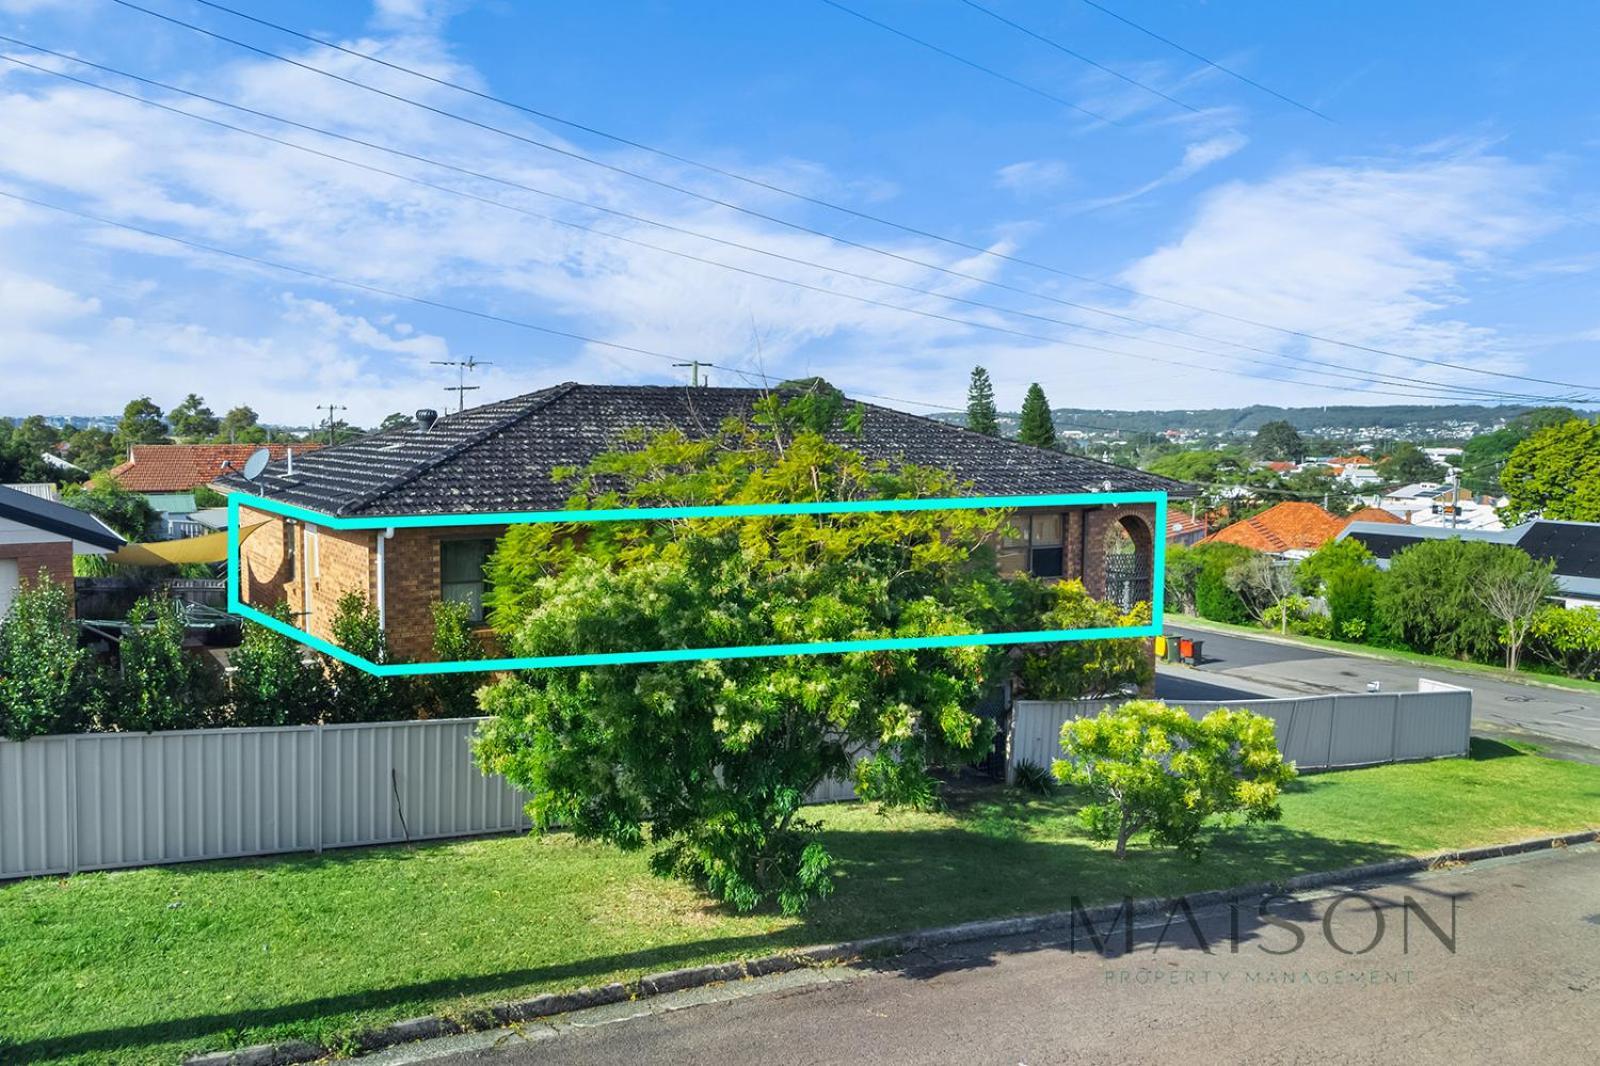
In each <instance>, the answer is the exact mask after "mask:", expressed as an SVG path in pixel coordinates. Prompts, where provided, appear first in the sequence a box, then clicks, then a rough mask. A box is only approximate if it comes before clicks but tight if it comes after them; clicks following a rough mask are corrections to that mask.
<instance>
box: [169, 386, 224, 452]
mask: <svg viewBox="0 0 1600 1066" xmlns="http://www.w3.org/2000/svg"><path fill="white" fill-rule="evenodd" d="M167 421H168V423H170V424H171V426H172V432H173V433H175V434H177V435H178V436H179V437H182V438H183V439H185V440H190V441H199V440H205V439H206V438H208V437H213V436H215V435H216V433H217V428H218V427H219V426H220V424H221V423H220V421H219V420H218V418H217V416H216V414H215V413H213V412H212V410H211V408H209V407H207V406H206V402H205V401H204V400H203V399H201V398H200V397H199V396H197V395H196V394H194V393H192V392H191V393H190V394H189V395H188V396H185V397H184V399H183V402H182V403H180V404H179V405H178V406H176V407H174V408H173V409H172V410H171V411H169V412H168V413H167Z"/></svg>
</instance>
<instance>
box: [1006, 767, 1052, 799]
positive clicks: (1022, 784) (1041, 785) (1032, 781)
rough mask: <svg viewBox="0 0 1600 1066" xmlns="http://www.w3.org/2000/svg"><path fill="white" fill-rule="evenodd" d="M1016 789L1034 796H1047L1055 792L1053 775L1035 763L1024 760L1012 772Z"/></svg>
mask: <svg viewBox="0 0 1600 1066" xmlns="http://www.w3.org/2000/svg"><path fill="white" fill-rule="evenodd" d="M1012 772H1013V774H1014V775H1015V776H1016V780H1017V787H1018V788H1020V789H1022V791H1024V792H1032V793H1033V794H1034V795H1036V796H1048V795H1050V794H1051V793H1052V792H1054V791H1055V790H1056V779H1055V775H1054V774H1052V773H1051V772H1050V771H1049V770H1047V769H1045V768H1044V767H1043V766H1040V765H1039V764H1038V763H1036V762H1029V761H1028V760H1026V759H1024V760H1022V761H1021V762H1019V763H1017V765H1016V767H1015V769H1014V770H1013V771H1012Z"/></svg>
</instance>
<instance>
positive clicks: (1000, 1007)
mask: <svg viewBox="0 0 1600 1066" xmlns="http://www.w3.org/2000/svg"><path fill="white" fill-rule="evenodd" d="M1408 899H1410V900H1411V901H1412V905H1411V907H1410V908H1408V907H1407V903H1406V901H1407V900H1408ZM1257 906H1258V901H1254V900H1252V901H1248V902H1246V903H1245V904H1243V905H1242V906H1241V907H1240V911H1241V912H1242V913H1241V916H1240V918H1241V920H1240V921H1239V930H1240V932H1239V935H1238V936H1237V937H1235V936H1233V935H1232V934H1231V933H1230V927H1231V925H1232V918H1231V915H1230V912H1229V911H1228V910H1227V909H1226V908H1219V909H1215V910H1209V911H1208V910H1200V911H1197V912H1193V913H1194V925H1193V926H1190V925H1188V924H1187V923H1186V922H1185V920H1184V919H1183V917H1181V915H1182V912H1181V911H1179V912H1177V913H1178V914H1179V915H1180V917H1178V919H1177V920H1176V921H1175V922H1174V923H1173V925H1172V926H1171V927H1170V929H1163V928H1162V925H1163V923H1162V922H1161V920H1160V919H1159V917H1158V918H1157V919H1155V920H1154V921H1151V922H1149V923H1147V924H1145V925H1142V926H1140V927H1139V928H1140V931H1139V933H1138V936H1137V939H1136V941H1135V945H1134V950H1133V951H1132V952H1127V953H1123V950H1122V949H1123V948H1124V947H1125V944H1124V943H1123V941H1122V939H1121V938H1120V937H1118V936H1113V937H1110V938H1109V940H1108V941H1106V940H1103V941H1102V943H1103V944H1104V946H1105V948H1106V950H1105V952H1104V953H1102V952H1101V951H1098V950H1096V949H1095V947H1094V945H1093V944H1092V943H1091V942H1089V941H1088V940H1087V938H1086V937H1085V936H1084V934H1083V932H1082V931H1081V930H1080V931H1079V934H1078V943H1077V944H1076V946H1075V947H1074V946H1073V945H1071V944H1070V943H1068V942H1066V940H1065V936H1066V934H1065V933H1064V932H1060V933H1057V934H1055V936H1054V937H1053V938H1052V939H1051V940H1049V941H1039V940H1029V939H1022V938H1012V939H1010V940H1001V941H990V942H980V943H975V944H966V945H956V946H954V947H951V948H945V949H930V950H927V951H924V952H918V953H915V954H913V955H911V956H908V957H905V958H900V959H894V960H889V961H887V962H882V963H878V964H875V965H869V964H863V965H859V966H854V967H835V968H832V969H825V970H802V971H797V972H796V973H793V974H780V975H777V976H775V977H766V978H758V979H755V980H749V981H741V982H735V983H733V984H729V985H725V986H715V987H713V988H710V989H701V990H695V991H691V992H683V993H674V994H672V995H669V996H663V997H660V998H658V999H654V1000H641V1001H638V1002H636V1003H622V1004H615V1005H613V1006H612V1007H601V1008H596V1009H595V1010H594V1011H589V1012H580V1013H577V1014H572V1015H567V1016H566V1017H564V1018H559V1019H556V1020H555V1021H554V1024H549V1023H537V1024H531V1025H528V1026H524V1027H522V1028H521V1029H519V1030H517V1031H511V1030H501V1031H498V1032H495V1033H483V1034H474V1035H472V1036H467V1037H456V1038H451V1039H448V1040H444V1041H437V1042H435V1043H433V1044H427V1045H417V1046H411V1047H404V1048H395V1049H392V1050H391V1051H390V1052H386V1053H382V1054H379V1055H377V1056H374V1061H375V1062H382V1063H385V1064H388V1066H395V1064H399V1063H419V1062H429V1063H437V1064H450V1066H465V1064H467V1063H487V1064H495V1066H532V1064H536V1063H539V1064H542V1063H563V1064H572V1066H582V1064H585V1063H595V1064H599V1063H619V1062H650V1063H679V1062H683V1063H688V1062H693V1063H751V1062H760V1063H782V1064H788V1063H833V1062H884V1063H945V1062H951V1063H997V1064H1006V1066H1010V1064H1014V1063H1033V1064H1042V1063H1060V1062H1070V1063H1130V1064H1133V1063H1136V1064H1140V1066H1143V1064H1145V1063H1151V1062H1194V1063H1205V1062H1261V1063H1291V1062H1322V1061H1336V1062H1348V1063H1388V1062H1399V1061H1403V1062H1406V1063H1408V1064H1413V1066H1431V1064H1435V1063H1437V1064H1441V1066H1446V1064H1447V1066H1460V1064H1461V1063H1467V1062H1530V1063H1532V1062H1537V1063H1555V1064H1562V1063H1574V1064H1576V1063H1584V1064H1588V1063H1593V1062H1594V1061H1595V1060H1596V1059H1595V1056H1596V1049H1597V1043H1596V1041H1597V1039H1600V1037H1597V1036H1596V1034H1597V1032H1600V848H1597V847H1596V846H1595V845H1592V844H1589V845H1583V846H1580V847H1574V848H1569V849H1566V850H1565V851H1554V852H1548V851H1547V852H1542V853H1538V854H1534V855H1525V856H1518V857H1516V858H1510V859H1496V860H1490V861H1488V862H1484V863H1478V864H1474V865H1473V866H1469V867H1465V868H1459V869H1455V870H1450V871H1444V872H1435V873H1429V874H1423V875H1418V876H1416V877H1413V878H1403V879H1397V880H1394V881H1389V882H1386V883H1383V884H1380V885H1376V886H1372V887H1369V888H1367V889H1366V890H1365V892H1364V895H1362V896H1355V895H1349V894H1344V893H1335V892H1331V891H1330V892H1327V893H1321V894H1316V895H1311V896H1305V897H1300V898H1297V899H1295V900H1288V899H1283V898H1280V899H1279V901H1278V902H1276V903H1273V904H1272V905H1271V907H1270V911H1269V913H1270V915H1271V920H1270V921H1269V922H1263V921H1261V920H1259V919H1257V914H1258V910H1257ZM1452 907H1453V908H1454V918H1453V920H1452ZM1419 911H1420V913H1419ZM1379 915H1381V916H1382V919H1381V923H1380V918H1379ZM1422 915H1426V918H1427V919H1428V920H1429V921H1431V922H1432V923H1433V924H1434V925H1435V926H1437V931H1436V932H1435V931H1431V930H1430V929H1429V927H1428V926H1427V925H1426V924H1425V923H1424V920H1423V917H1422ZM1277 923H1282V924H1277ZM1380 925H1381V930H1382V932H1381V935H1378V930H1379V929H1380ZM1196 933H1198V934H1199V935H1198V936H1197V935H1196ZM1202 937H1203V938H1204V941H1205V944H1206V946H1207V947H1209V949H1210V950H1209V951H1205V950H1201V938H1202ZM1297 941H1299V942H1300V943H1299V946H1298V947H1296V942H1297ZM1369 943H1370V945H1371V946H1370V948H1369V947H1368V945H1369Z"/></svg>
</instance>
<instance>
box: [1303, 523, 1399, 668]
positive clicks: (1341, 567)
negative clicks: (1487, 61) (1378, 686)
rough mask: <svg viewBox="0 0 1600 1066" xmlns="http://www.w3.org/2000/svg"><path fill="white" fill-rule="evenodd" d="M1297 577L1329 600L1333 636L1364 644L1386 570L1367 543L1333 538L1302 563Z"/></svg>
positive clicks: (1369, 630) (1351, 539)
mask: <svg viewBox="0 0 1600 1066" xmlns="http://www.w3.org/2000/svg"><path fill="white" fill-rule="evenodd" d="M1296 578H1297V579H1298V580H1299V582H1300V587H1301V589H1303V590H1304V591H1305V592H1307V593H1308V594H1310V595H1313V596H1321V597H1322V598H1323V599H1324V600H1325V601H1326V602H1327V604H1328V616H1329V619H1330V631H1331V633H1332V635H1333V636H1335V637H1337V638H1338V639H1340V640H1349V641H1353V642H1356V643H1360V642H1361V641H1362V640H1364V639H1365V638H1366V636H1367V635H1368V633H1369V632H1371V631H1372V620H1373V605H1374V602H1375V600H1376V597H1377V591H1378V582H1379V581H1380V580H1381V579H1382V572H1381V571H1380V570H1379V569H1378V565H1377V560H1376V559H1374V558H1373V555H1372V552H1370V551H1368V550H1367V546H1366V545H1365V544H1362V543H1361V542H1360V541H1359V540H1356V539H1354V538H1346V539H1345V540H1332V541H1329V542H1328V543H1327V544H1324V545H1323V546H1322V547H1320V548H1318V549H1317V550H1316V551H1315V552H1313V553H1311V555H1309V556H1307V557H1306V558H1305V559H1304V560H1303V561H1302V562H1301V563H1300V566H1299V568H1298V569H1297V571H1296Z"/></svg>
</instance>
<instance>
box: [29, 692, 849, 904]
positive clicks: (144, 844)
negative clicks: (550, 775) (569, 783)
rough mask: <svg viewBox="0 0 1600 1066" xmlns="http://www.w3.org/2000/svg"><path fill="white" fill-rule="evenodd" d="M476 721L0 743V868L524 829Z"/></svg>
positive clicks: (823, 797) (86, 866) (845, 792)
mask: <svg viewBox="0 0 1600 1066" xmlns="http://www.w3.org/2000/svg"><path fill="white" fill-rule="evenodd" d="M480 720H481V719H477V718H453V719H437V720H433V721H423V722H377V723H371V724H361V725H327V726H281V727H277V728H262V729H195V730H175V731H172V732H165V733H83V734H77V735H73V736H50V737H34V738H33V739H31V740H26V741H21V742H15V741H7V740H0V878H10V877H27V876H30V875H36V874H59V873H72V872H76V871H79V870H99V869H111V868H115V867H125V866H151V865H157V864H161V863H175V862H191V861H196V860H201V859H226V858H241V857H244V856H249V855H272V854H278V853H283V852H294V851H321V850H322V849H323V848H339V847H350V846H353V845H361V844H387V843H396V842H399V841H402V840H406V839H410V840H425V839H430V838H441V837H462V836H474V835H479V834H485V833H502V832H509V831H513V830H522V829H527V828H528V827H529V820H528V816H527V813H526V812H525V811H524V809H523V807H524V804H525V803H526V801H527V798H528V797H527V795H526V794H525V793H522V792H519V791H517V790H516V789H514V788H512V787H511V786H510V785H508V784H507V783H506V782H505V781H504V780H503V779H502V778H499V777H492V776H486V775H484V774H482V773H480V772H479V770H478V768H477V766H476V765H475V764H474V763H473V762H472V758H471V754H470V751H469V748H468V741H469V739H470V738H471V736H472V734H473V731H474V730H475V729H476V727H477V724H478V722H479V721H480ZM854 797H855V792H854V790H853V789H852V787H851V786H850V784H849V782H844V781H824V782H823V783H822V785H821V786H819V787H818V788H817V789H816V790H815V791H813V793H812V794H811V796H810V797H809V799H810V802H812V803H826V802H833V801H840V800H849V799H853V798H854Z"/></svg>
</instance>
